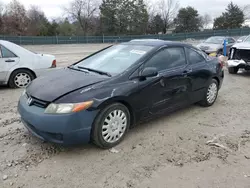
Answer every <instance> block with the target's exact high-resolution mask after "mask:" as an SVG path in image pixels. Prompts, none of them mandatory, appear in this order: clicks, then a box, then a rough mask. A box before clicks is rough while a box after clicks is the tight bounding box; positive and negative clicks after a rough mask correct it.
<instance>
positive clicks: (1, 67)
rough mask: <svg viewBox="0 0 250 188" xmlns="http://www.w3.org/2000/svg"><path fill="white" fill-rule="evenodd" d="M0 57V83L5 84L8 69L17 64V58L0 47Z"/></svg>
mask: <svg viewBox="0 0 250 188" xmlns="http://www.w3.org/2000/svg"><path fill="white" fill-rule="evenodd" d="M0 50H1V57H0V81H1V82H5V81H7V80H5V79H6V76H7V74H8V72H9V71H10V69H11V68H12V67H13V66H15V65H16V64H18V62H19V57H17V56H16V55H15V54H14V53H13V52H12V51H10V50H9V49H7V48H6V47H4V46H3V45H0Z"/></svg>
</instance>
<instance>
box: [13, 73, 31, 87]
mask: <svg viewBox="0 0 250 188" xmlns="http://www.w3.org/2000/svg"><path fill="white" fill-rule="evenodd" d="M14 82H15V84H16V86H17V87H19V88H24V87H26V86H28V85H29V83H30V82H31V77H30V75H29V74H27V73H18V74H17V75H16V76H15V78H14Z"/></svg>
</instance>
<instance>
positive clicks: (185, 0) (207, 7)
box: [0, 0, 250, 18]
mask: <svg viewBox="0 0 250 188" xmlns="http://www.w3.org/2000/svg"><path fill="white" fill-rule="evenodd" d="M0 1H2V2H4V3H8V2H10V0H0ZM19 1H20V2H21V3H23V4H24V5H25V7H26V8H29V6H30V5H31V4H33V5H37V6H40V8H41V9H42V10H43V11H44V12H45V14H46V15H47V17H49V18H56V17H61V16H62V15H63V11H62V7H63V6H65V5H67V4H68V3H69V2H70V0H19ZM151 1H153V2H154V1H156V0H151ZM230 1H231V0H179V3H180V6H181V7H186V6H192V7H194V8H196V9H198V10H199V13H200V14H205V13H208V14H210V15H211V16H212V17H213V18H215V17H217V16H218V15H220V14H221V12H223V11H224V10H225V8H226V6H227V4H228V3H229V2H230ZM233 2H234V3H236V4H238V5H239V6H244V5H246V4H250V1H249V0H233Z"/></svg>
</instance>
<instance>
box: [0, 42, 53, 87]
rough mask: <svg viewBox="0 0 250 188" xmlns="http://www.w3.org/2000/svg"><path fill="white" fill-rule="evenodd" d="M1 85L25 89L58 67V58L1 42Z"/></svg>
mask: <svg viewBox="0 0 250 188" xmlns="http://www.w3.org/2000/svg"><path fill="white" fill-rule="evenodd" d="M0 49H1V50H0V85H6V84H8V85H9V86H10V87H12V88H24V87H26V86H27V85H28V84H29V83H30V82H31V81H32V80H33V79H35V78H36V77H38V76H40V75H41V74H42V73H43V72H44V71H46V70H48V69H50V68H55V67H56V58H55V56H52V55H47V54H36V53H33V52H31V51H29V50H27V49H25V48H23V47H21V46H18V45H16V44H14V43H11V42H8V41H4V40H0Z"/></svg>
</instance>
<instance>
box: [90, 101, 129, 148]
mask: <svg viewBox="0 0 250 188" xmlns="http://www.w3.org/2000/svg"><path fill="white" fill-rule="evenodd" d="M129 126H130V113H129V110H128V108H127V107H126V106H124V105H123V104H120V103H114V104H111V105H109V106H107V107H105V108H104V109H102V110H101V112H100V113H99V115H98V116H97V118H96V120H95V122H94V124H93V128H92V140H93V142H94V143H95V144H96V145H97V146H99V147H101V148H104V149H109V148H112V147H114V146H116V145H117V144H119V143H120V142H121V141H122V140H123V138H124V136H125V134H126V133H127V131H128V129H129Z"/></svg>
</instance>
